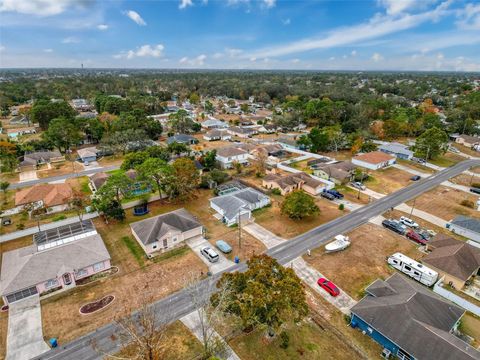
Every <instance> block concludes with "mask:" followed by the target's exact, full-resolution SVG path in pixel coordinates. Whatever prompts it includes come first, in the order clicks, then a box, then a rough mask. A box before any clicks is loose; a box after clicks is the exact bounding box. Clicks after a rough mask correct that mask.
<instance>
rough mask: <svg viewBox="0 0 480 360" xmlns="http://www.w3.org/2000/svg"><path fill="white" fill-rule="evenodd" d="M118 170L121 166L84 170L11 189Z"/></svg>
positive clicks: (11, 186) (22, 183)
mask: <svg viewBox="0 0 480 360" xmlns="http://www.w3.org/2000/svg"><path fill="white" fill-rule="evenodd" d="M117 169H120V166H118V165H111V166H104V167H96V168H91V169H87V170H82V171H79V172H76V173H71V174H65V175H58V176H51V177H47V178H42V179H36V180H29V181H23V182H18V183H12V184H10V187H9V189H21V188H24V187H28V186H32V185H37V184H45V183H50V182H54V181H60V180H66V179H71V178H76V177H80V176H86V175H92V174H96V173H99V172H102V171H112V170H117Z"/></svg>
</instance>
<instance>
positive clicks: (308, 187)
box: [262, 172, 325, 196]
mask: <svg viewBox="0 0 480 360" xmlns="http://www.w3.org/2000/svg"><path fill="white" fill-rule="evenodd" d="M262 186H263V187H265V188H267V189H279V190H280V192H281V194H282V195H286V194H288V193H289V192H292V191H294V190H300V189H301V190H303V191H305V192H306V193H308V194H310V195H313V196H315V195H318V194H320V193H321V192H322V191H323V190H324V189H325V184H324V183H322V182H321V181H318V180H315V179H314V178H312V177H311V176H310V175H308V174H306V173H304V172H299V173H295V174H288V175H280V174H268V175H266V176H265V177H264V178H263V180H262Z"/></svg>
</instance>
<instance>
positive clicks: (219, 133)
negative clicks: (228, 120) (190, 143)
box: [203, 129, 232, 141]
mask: <svg viewBox="0 0 480 360" xmlns="http://www.w3.org/2000/svg"><path fill="white" fill-rule="evenodd" d="M203 138H204V139H205V140H207V141H215V140H224V141H225V140H230V139H231V138H232V135H230V133H229V132H228V131H227V130H217V129H213V130H210V131H207V133H206V134H204V135H203Z"/></svg>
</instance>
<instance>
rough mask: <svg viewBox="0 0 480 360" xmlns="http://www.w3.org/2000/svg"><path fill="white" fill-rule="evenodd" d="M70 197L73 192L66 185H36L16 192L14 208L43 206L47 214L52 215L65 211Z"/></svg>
mask: <svg viewBox="0 0 480 360" xmlns="http://www.w3.org/2000/svg"><path fill="white" fill-rule="evenodd" d="M72 196H73V190H72V188H71V187H70V185H68V184H37V185H34V186H32V187H30V188H26V189H22V190H20V191H18V192H17V193H16V194H15V206H17V207H20V206H25V205H29V204H31V205H32V206H33V207H34V208H40V207H42V206H43V207H46V208H47V211H48V212H49V213H53V212H58V211H63V210H65V209H67V208H68V202H69V201H70V199H71V198H72Z"/></svg>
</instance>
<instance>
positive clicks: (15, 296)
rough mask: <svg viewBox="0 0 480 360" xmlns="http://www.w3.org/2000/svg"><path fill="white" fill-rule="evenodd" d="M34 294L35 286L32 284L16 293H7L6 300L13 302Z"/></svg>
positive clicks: (35, 292) (35, 291)
mask: <svg viewBox="0 0 480 360" xmlns="http://www.w3.org/2000/svg"><path fill="white" fill-rule="evenodd" d="M36 294H37V287H36V286H32V287H31V288H28V289H25V290H22V291H17V292H16V293H13V294H10V295H7V301H8V302H9V303H13V302H15V301H18V300H22V299H25V298H27V297H29V296H32V295H36Z"/></svg>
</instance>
